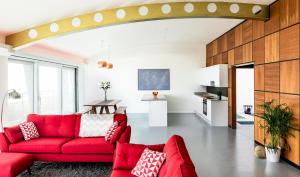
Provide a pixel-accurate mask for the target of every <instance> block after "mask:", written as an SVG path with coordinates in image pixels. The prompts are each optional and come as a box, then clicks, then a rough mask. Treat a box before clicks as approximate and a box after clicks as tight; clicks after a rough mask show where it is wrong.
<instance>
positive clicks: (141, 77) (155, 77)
mask: <svg viewBox="0 0 300 177" xmlns="http://www.w3.org/2000/svg"><path fill="white" fill-rule="evenodd" d="M138 90H170V70H169V69H138Z"/></svg>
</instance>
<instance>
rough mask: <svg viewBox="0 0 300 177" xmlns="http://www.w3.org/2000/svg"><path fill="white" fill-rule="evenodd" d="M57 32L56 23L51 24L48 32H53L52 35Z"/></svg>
mask: <svg viewBox="0 0 300 177" xmlns="http://www.w3.org/2000/svg"><path fill="white" fill-rule="evenodd" d="M58 30H59V26H58V24H57V23H52V24H51V25H50V31H51V32H53V33H56V32H57V31H58Z"/></svg>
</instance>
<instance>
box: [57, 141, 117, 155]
mask: <svg viewBox="0 0 300 177" xmlns="http://www.w3.org/2000/svg"><path fill="white" fill-rule="evenodd" d="M114 150H115V146H114V145H113V144H111V143H109V142H107V141H105V139H104V137H100V138H77V139H73V140H71V141H69V142H67V143H66V144H64V145H63V146H62V152H63V153H64V154H113V153H114Z"/></svg>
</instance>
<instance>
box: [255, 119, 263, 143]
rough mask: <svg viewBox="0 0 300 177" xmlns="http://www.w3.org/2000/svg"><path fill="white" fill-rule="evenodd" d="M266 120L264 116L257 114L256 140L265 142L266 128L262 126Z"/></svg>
mask: <svg viewBox="0 0 300 177" xmlns="http://www.w3.org/2000/svg"><path fill="white" fill-rule="evenodd" d="M264 125H265V122H264V120H263V119H262V118H260V117H257V116H255V117H254V138H255V141H257V142H259V143H261V144H264V137H265V133H264V129H263V128H262V127H261V126H264Z"/></svg>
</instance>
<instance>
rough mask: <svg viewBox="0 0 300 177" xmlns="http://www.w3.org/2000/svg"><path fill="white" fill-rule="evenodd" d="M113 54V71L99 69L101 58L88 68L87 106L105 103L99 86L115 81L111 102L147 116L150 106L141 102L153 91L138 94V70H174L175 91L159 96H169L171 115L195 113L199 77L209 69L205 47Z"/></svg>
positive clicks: (163, 47) (142, 49) (168, 47)
mask: <svg viewBox="0 0 300 177" xmlns="http://www.w3.org/2000/svg"><path fill="white" fill-rule="evenodd" d="M110 53H111V54H110V62H112V63H113V64H114V68H113V69H112V70H107V69H100V68H97V65H96V63H97V61H98V58H97V57H94V58H92V59H90V60H89V64H88V65H87V66H86V67H85V79H84V83H85V94H84V95H85V103H88V102H90V101H93V100H97V99H103V98H104V96H103V91H102V90H100V88H99V86H98V83H99V82H101V81H111V84H112V89H110V90H109V91H108V99H121V100H122V104H123V105H126V106H127V108H128V110H127V111H128V112H129V113H146V112H148V104H147V103H145V102H142V101H140V100H141V97H142V95H143V94H145V93H151V91H138V76H137V72H138V69H148V68H150V69H170V79H171V90H170V91H160V92H159V93H164V94H167V95H168V112H176V113H192V112H193V104H194V103H193V101H192V100H193V92H194V91H196V90H197V89H198V85H199V84H198V83H197V80H198V79H197V75H196V74H197V71H198V70H199V69H200V68H201V67H204V66H205V45H199V44H189V45H187V44H186V45H185V44H180V43H179V44H171V45H167V44H165V45H142V46H134V47H132V46H131V47H130V46H124V48H123V49H111V52H110Z"/></svg>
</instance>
